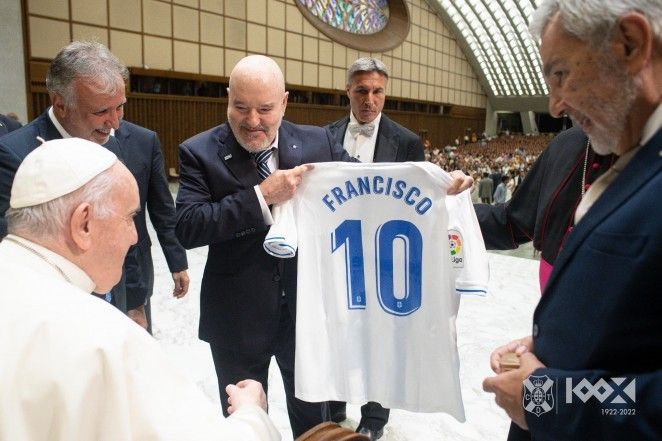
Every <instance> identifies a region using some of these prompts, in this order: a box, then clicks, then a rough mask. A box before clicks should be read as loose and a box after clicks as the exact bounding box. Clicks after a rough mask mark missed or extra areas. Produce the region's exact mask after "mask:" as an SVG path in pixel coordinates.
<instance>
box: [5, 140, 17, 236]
mask: <svg viewBox="0 0 662 441" xmlns="http://www.w3.org/2000/svg"><path fill="white" fill-rule="evenodd" d="M20 164H21V160H20V159H19V158H18V156H16V155H15V154H14V153H13V152H12V151H11V150H10V149H9V148H7V147H6V146H4V145H1V144H0V239H1V238H3V237H5V236H6V235H7V220H6V219H5V212H6V211H7V209H8V208H9V198H10V197H11V187H12V183H13V182H14V175H16V170H18V166H19V165H20Z"/></svg>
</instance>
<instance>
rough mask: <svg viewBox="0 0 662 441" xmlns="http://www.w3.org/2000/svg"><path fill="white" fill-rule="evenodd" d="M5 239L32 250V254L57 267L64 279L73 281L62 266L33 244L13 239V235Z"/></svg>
mask: <svg viewBox="0 0 662 441" xmlns="http://www.w3.org/2000/svg"><path fill="white" fill-rule="evenodd" d="M3 240H8V241H10V242H14V243H15V244H16V245H18V246H19V247H21V248H23V249H25V250H28V251H30V252H31V253H32V254H34V255H35V256H37V257H39V258H40V259H41V260H43V261H44V262H46V263H47V264H49V265H50V266H52V267H53V268H55V269H56V270H57V272H58V273H60V275H61V276H62V277H63V278H64V280H66V281H67V282H69V283H71V279H70V278H69V276H67V274H66V273H65V272H64V270H63V269H62V268H60V267H59V266H57V265H56V264H54V263H53V262H51V261H50V259H49V258H48V257H46V256H44V255H43V254H41V253H40V252H39V251H37V250H35V249H34V248H32V247H31V246H28V245H26V244H24V243H23V242H19V241H18V240H16V239H13V238H11V237H5V238H4V239H3Z"/></svg>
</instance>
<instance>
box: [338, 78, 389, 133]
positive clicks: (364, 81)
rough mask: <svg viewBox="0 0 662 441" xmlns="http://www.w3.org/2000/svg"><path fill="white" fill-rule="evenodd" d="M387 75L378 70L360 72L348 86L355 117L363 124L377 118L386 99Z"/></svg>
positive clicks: (348, 95) (350, 103) (348, 94)
mask: <svg viewBox="0 0 662 441" xmlns="http://www.w3.org/2000/svg"><path fill="white" fill-rule="evenodd" d="M386 81H387V79H386V77H385V76H384V75H382V74H380V73H378V72H358V73H356V74H354V76H353V77H352V81H351V82H350V84H349V85H348V86H347V97H348V98H349V105H350V107H351V108H352V113H353V114H354V118H356V120H357V121H358V122H360V123H361V124H365V123H369V122H372V121H374V120H375V118H377V115H379V113H380V112H381V111H382V109H383V108H384V101H385V100H386Z"/></svg>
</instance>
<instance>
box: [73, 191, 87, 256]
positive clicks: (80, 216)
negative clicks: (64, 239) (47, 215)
mask: <svg viewBox="0 0 662 441" xmlns="http://www.w3.org/2000/svg"><path fill="white" fill-rule="evenodd" d="M91 221H92V206H91V205H90V204H89V203H87V202H85V203H82V204H80V205H79V206H77V207H76V208H75V209H74V211H73V213H72V214H71V218H70V220H69V231H70V233H71V240H72V241H73V243H74V244H76V246H77V247H78V249H79V250H81V251H87V250H89V249H90V247H91V246H92V231H91V225H90V224H91Z"/></svg>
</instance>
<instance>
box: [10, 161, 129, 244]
mask: <svg viewBox="0 0 662 441" xmlns="http://www.w3.org/2000/svg"><path fill="white" fill-rule="evenodd" d="M114 169H116V165H114V166H112V167H110V168H109V169H107V170H104V171H103V172H101V173H99V174H98V175H97V176H95V177H94V178H92V180H90V182H88V183H87V184H85V185H84V186H82V187H81V188H79V189H77V190H74V191H72V192H71V193H68V194H66V195H64V196H60V197H59V198H57V199H53V200H52V201H48V202H45V203H43V204H39V205H34V206H32V207H23V208H9V209H8V210H7V212H6V214H5V218H6V219H7V231H8V232H9V233H10V234H16V235H18V236H21V237H25V238H26V239H41V240H48V239H53V238H55V237H60V236H62V235H63V234H64V233H65V231H66V229H67V225H68V222H69V219H71V215H72V213H73V212H74V210H75V209H76V207H78V206H79V205H80V204H82V203H85V202H87V203H89V204H90V205H91V206H92V210H93V213H94V216H95V217H96V218H100V219H105V218H108V217H110V215H111V214H112V212H113V210H112V207H111V204H110V203H109V195H110V192H111V191H112V189H113V188H114V186H115V185H116V183H117V174H116V173H114V172H113V170H114Z"/></svg>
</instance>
